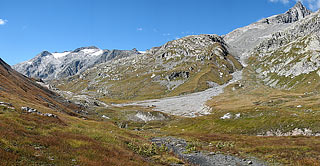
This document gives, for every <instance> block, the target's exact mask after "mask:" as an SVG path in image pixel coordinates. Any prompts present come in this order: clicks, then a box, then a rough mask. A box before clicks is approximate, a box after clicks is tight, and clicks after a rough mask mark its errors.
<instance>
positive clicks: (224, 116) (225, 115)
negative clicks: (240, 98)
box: [220, 113, 231, 119]
mask: <svg viewBox="0 0 320 166" xmlns="http://www.w3.org/2000/svg"><path fill="white" fill-rule="evenodd" d="M230 118H231V114H230V113H226V114H224V115H223V116H222V117H221V118H220V119H230Z"/></svg>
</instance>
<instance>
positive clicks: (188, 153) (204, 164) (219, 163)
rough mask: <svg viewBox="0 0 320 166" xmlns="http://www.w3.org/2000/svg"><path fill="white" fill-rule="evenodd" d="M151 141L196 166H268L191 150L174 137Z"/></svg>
mask: <svg viewBox="0 0 320 166" xmlns="http://www.w3.org/2000/svg"><path fill="white" fill-rule="evenodd" d="M151 141H152V142H153V143H155V144H156V145H158V146H162V145H165V146H166V147H167V148H168V150H169V151H172V152H173V153H174V154H175V155H177V156H179V158H181V159H183V160H185V161H187V162H189V163H190V164H194V165H201V166H226V165H237V166H245V165H252V166H265V165H267V164H266V163H263V162H261V161H258V160H256V159H254V158H250V159H241V158H238V157H234V156H230V155H224V154H216V153H212V152H211V153H208V152H200V151H196V150H190V149H191V148H190V145H188V143H187V142H186V141H185V140H183V139H177V138H173V137H163V138H153V139H152V140H151Z"/></svg>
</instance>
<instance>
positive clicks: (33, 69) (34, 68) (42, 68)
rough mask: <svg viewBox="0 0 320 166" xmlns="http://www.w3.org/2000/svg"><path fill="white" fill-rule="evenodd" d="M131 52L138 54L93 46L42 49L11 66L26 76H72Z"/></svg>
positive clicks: (45, 78)
mask: <svg viewBox="0 0 320 166" xmlns="http://www.w3.org/2000/svg"><path fill="white" fill-rule="evenodd" d="M133 54H139V52H138V51H137V50H101V49H99V48H97V47H94V46H91V47H81V48H77V49H75V50H74V51H65V52H62V53H50V52H48V51H43V52H41V53H40V54H38V55H37V56H36V57H35V58H33V59H31V60H29V61H26V62H22V63H19V64H17V65H14V66H13V68H14V69H15V70H17V71H18V72H20V73H22V74H24V75H26V76H28V77H33V78H41V79H44V80H52V79H60V78H65V77H68V76H73V75H75V74H78V73H81V72H83V71H84V70H86V69H88V68H91V67H93V66H94V65H96V64H100V63H104V62H106V61H109V60H112V59H117V58H122V57H127V56H130V55H133Z"/></svg>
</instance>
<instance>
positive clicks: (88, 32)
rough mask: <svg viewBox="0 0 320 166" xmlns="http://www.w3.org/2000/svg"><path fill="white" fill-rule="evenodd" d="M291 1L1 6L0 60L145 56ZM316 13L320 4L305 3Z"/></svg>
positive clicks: (9, 1)
mask: <svg viewBox="0 0 320 166" xmlns="http://www.w3.org/2000/svg"><path fill="white" fill-rule="evenodd" d="M319 1H320V0H319ZM295 3H296V2H295V0H1V1H0V36H1V37H0V58H2V59H3V60H5V61H6V62H7V63H9V64H10V65H13V64H16V63H18V62H22V61H25V60H29V59H31V58H33V57H34V56H35V55H36V54H38V53H40V52H41V51H43V50H48V51H50V52H55V51H57V52H62V51H66V50H74V49H76V48H79V47H83V46H91V45H94V46H97V47H99V48H101V49H132V48H137V49H138V50H141V51H143V50H146V49H149V48H151V47H154V46H160V45H162V44H164V43H165V42H167V41H169V40H173V39H176V38H180V37H183V36H186V35H192V34H218V35H223V34H226V33H228V32H230V31H232V30H234V29H236V28H238V27H242V26H245V25H248V24H250V23H252V22H255V21H257V20H259V19H261V18H264V17H268V16H271V15H274V14H280V13H283V12H285V11H287V10H288V9H289V8H290V7H292V6H293V5H294V4H295ZM304 3H305V4H306V6H307V7H309V8H312V9H313V10H316V9H317V8H318V6H320V3H319V2H318V0H305V2H304Z"/></svg>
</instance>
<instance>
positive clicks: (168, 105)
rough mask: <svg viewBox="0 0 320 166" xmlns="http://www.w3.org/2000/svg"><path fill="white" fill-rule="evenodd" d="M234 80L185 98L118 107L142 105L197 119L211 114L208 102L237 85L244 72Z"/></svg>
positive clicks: (236, 73) (235, 76) (236, 74)
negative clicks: (232, 85)
mask: <svg viewBox="0 0 320 166" xmlns="http://www.w3.org/2000/svg"><path fill="white" fill-rule="evenodd" d="M232 76H233V79H232V80H230V81H229V82H228V83H227V84H224V85H218V86H215V87H213V88H210V89H207V90H205V91H202V92H197V93H192V94H188V95H183V96H175V97H168V98H162V99H154V100H145V101H140V102H135V103H127V104H118V105H117V106H128V105H140V106H146V107H154V110H156V111H160V112H164V113H167V114H170V115H177V116H183V117H197V116H202V115H207V114H210V111H211V110H210V109H209V107H207V106H206V104H205V103H206V102H207V101H208V100H210V99H211V98H212V97H214V96H217V95H219V94H221V93H223V89H224V88H225V87H226V86H228V85H229V84H231V83H235V82H237V81H239V80H241V79H242V71H237V72H235V73H233V74H232Z"/></svg>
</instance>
